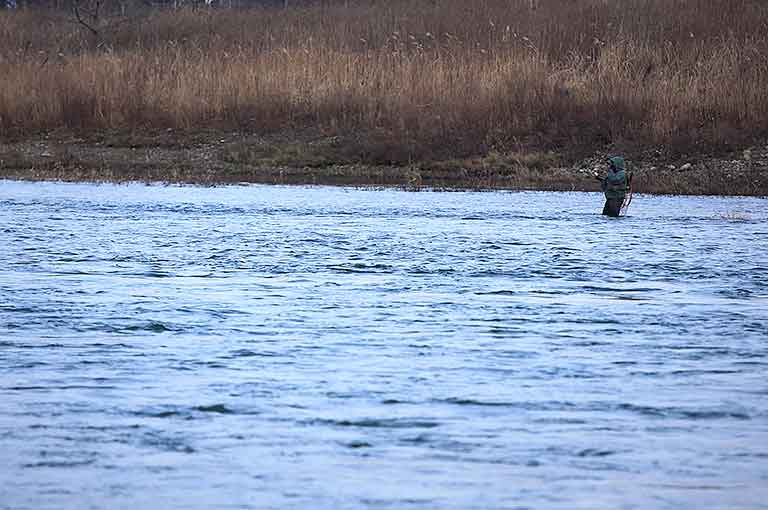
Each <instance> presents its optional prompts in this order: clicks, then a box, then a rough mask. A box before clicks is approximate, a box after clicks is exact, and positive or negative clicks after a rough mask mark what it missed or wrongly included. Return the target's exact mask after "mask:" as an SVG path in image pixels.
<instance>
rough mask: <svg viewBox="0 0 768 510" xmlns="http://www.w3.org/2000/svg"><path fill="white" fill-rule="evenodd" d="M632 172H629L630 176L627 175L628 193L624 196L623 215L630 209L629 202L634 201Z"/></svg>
mask: <svg viewBox="0 0 768 510" xmlns="http://www.w3.org/2000/svg"><path fill="white" fill-rule="evenodd" d="M632 175H633V174H632V172H629V176H628V177H627V188H628V189H627V194H626V195H625V196H624V202H622V204H621V209H620V211H621V213H620V214H621V216H626V215H627V211H628V210H629V204H631V203H632Z"/></svg>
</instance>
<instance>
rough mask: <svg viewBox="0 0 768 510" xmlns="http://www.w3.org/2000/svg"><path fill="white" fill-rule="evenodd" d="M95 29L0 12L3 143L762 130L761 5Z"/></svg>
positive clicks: (42, 14)
mask: <svg viewBox="0 0 768 510" xmlns="http://www.w3.org/2000/svg"><path fill="white" fill-rule="evenodd" d="M345 4H346V6H345ZM96 28H97V31H98V33H97V34H94V33H93V32H92V31H90V30H86V29H84V28H83V27H82V26H79V25H78V23H76V22H75V21H74V20H73V19H72V18H71V15H70V14H68V13H66V12H56V11H31V10H21V11H18V12H2V13H0V135H8V134H12V133H13V134H17V135H18V134H22V135H23V134H25V133H34V132H39V131H41V130H51V129H59V128H66V129H78V130H100V129H105V128H106V129H117V130H137V129H146V128H149V129H159V128H178V129H190V130H194V129H227V130H249V131H256V132H273V131H282V130H287V129H306V128H311V129H315V130H318V131H321V132H325V133H329V134H348V135H351V134H354V135H355V136H357V137H358V138H359V139H360V140H359V144H358V146H357V149H356V150H359V151H362V152H364V153H366V154H367V155H368V156H370V157H372V158H374V159H382V158H383V159H385V160H386V159H391V160H396V161H400V160H404V159H409V158H446V157H456V156H462V155H469V154H477V153H483V152H487V151H489V150H500V151H505V150H517V149H519V148H520V147H531V146H533V147H537V148H550V149H551V148H573V147H583V146H594V145H595V144H606V143H617V142H618V143H625V144H633V145H638V146H648V145H657V144H664V145H666V146H670V147H677V148H689V147H691V146H697V145H699V146H712V145H716V146H717V145H733V144H741V143H748V142H751V141H754V140H755V139H758V138H761V137H765V136H766V135H767V134H768V37H767V36H766V35H765V34H768V4H766V3H765V2H762V1H760V0H570V1H567V2H564V1H562V0H540V1H538V2H531V0H479V1H476V2H466V1H464V0H432V1H424V2H413V1H408V0H392V1H389V2H386V3H384V2H377V1H375V0H359V1H357V2H356V1H354V0H349V1H348V2H339V3H332V2H327V1H326V2H324V3H323V4H322V5H308V6H302V7H295V8H289V9H286V10H283V9H269V8H253V9H247V10H239V9H231V10H230V9H183V10H178V11H146V12H143V13H141V14H133V15H131V16H130V17H124V18H120V17H111V18H105V19H102V20H99V21H98V25H97V26H96Z"/></svg>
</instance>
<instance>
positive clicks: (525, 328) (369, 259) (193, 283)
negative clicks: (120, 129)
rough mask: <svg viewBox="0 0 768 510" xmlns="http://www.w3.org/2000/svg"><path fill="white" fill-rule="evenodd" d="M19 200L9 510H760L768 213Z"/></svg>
mask: <svg viewBox="0 0 768 510" xmlns="http://www.w3.org/2000/svg"><path fill="white" fill-rule="evenodd" d="M601 207H602V203H601V200H600V197H599V196H598V195H593V194H568V193H403V192H398V191H363V190H352V189H338V188H290V187H263V186H242V187H237V186H235V187H226V188H197V187H161V186H154V187H147V186H142V185H129V186H107V185H103V186H94V185H72V184H27V183H14V182H7V181H6V182H0V450H2V457H3V467H2V468H0V508H14V509H16V508H34V509H40V508H85V507H89V506H93V507H96V508H126V507H129V506H135V505H145V506H146V507H147V508H159V507H177V508H178V507H183V508H211V507H217V508H218V507H240V508H248V507H252V508H312V509H338V508H393V509H404V508H441V509H446V508H456V509H467V508H478V509H487V508H563V509H566V508H567V509H573V508H611V509H612V508H620V507H624V508H676V509H677V508H696V509H700V508H729V509H733V508H757V507H759V506H760V505H761V504H763V502H764V501H765V497H768V489H766V488H767V487H768V446H766V445H768V382H767V381H768V380H767V379H766V377H765V374H766V368H768V344H767V342H766V338H768V213H766V209H765V201H764V200H760V199H735V198H729V199H726V198H704V197H638V198H637V199H636V200H635V201H634V203H633V205H632V210H631V211H630V216H629V217H627V218H622V219H609V218H604V217H602V216H600V215H599V212H600V208H601Z"/></svg>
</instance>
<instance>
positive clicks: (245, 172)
mask: <svg viewBox="0 0 768 510" xmlns="http://www.w3.org/2000/svg"><path fill="white" fill-rule="evenodd" d="M346 143H347V140H344V139H341V138H339V137H337V136H334V137H323V136H319V135H316V134H315V135H307V134H302V133H283V134H281V135H271V136H256V135H251V134H244V133H236V132H210V131H198V132H194V133H190V132H184V133H180V132H175V131H171V130H166V131H162V132H153V133H144V134H136V133H114V132H110V133H100V134H98V135H93V134H89V135H85V136H84V135H78V134H73V133H61V132H55V133H46V134H41V135H38V136H36V137H25V138H23V139H6V140H4V141H0V178H4V179H21V180H60V181H93V182H128V181H142V182H167V183H195V184H205V185H214V184H225V183H235V182H252V183H268V184H323V185H352V186H394V187H403V188H407V189H424V188H438V189H521V190H522V189H526V190H567V191H571V190H577V191H596V190H598V183H597V181H596V180H595V179H594V177H593V174H594V173H595V172H603V171H604V168H605V166H604V163H603V161H604V159H605V157H606V156H607V155H608V154H610V153H622V154H624V155H625V156H626V157H627V159H628V162H629V166H630V170H632V171H633V172H634V176H635V177H634V187H635V190H636V192H639V193H661V194H705V195H751V196H768V144H760V145H757V146H752V147H747V148H740V149H738V150H730V151H720V152H719V153H718V154H703V153H691V154H679V153H677V154H667V153H665V152H664V151H662V150H658V149H653V148H651V149H643V150H631V151H621V150H619V149H614V148H611V147H607V148H603V149H601V150H599V151H595V152H594V153H592V154H589V155H587V156H581V157H579V156H573V155H570V156H569V155H565V154H558V153H553V152H546V153H542V152H530V153H505V154H500V153H489V154H486V155H484V156H478V157H474V158H466V159H453V160H447V161H423V162H418V161H414V162H411V163H410V164H408V165H394V164H386V163H381V162H377V161H374V162H369V161H365V160H364V159H363V158H359V157H350V156H349V155H348V153H347V151H345V146H346Z"/></svg>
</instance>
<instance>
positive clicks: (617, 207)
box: [603, 196, 624, 217]
mask: <svg viewBox="0 0 768 510" xmlns="http://www.w3.org/2000/svg"><path fill="white" fill-rule="evenodd" d="M622 204H624V196H621V197H617V198H606V199H605V206H604V207H603V214H604V215H605V216H613V217H618V216H619V213H620V212H621V206H622Z"/></svg>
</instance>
